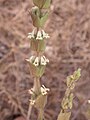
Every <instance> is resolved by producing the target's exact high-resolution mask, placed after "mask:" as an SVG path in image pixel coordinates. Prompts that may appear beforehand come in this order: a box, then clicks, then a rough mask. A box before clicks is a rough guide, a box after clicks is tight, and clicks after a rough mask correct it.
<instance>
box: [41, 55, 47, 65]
mask: <svg viewBox="0 0 90 120" xmlns="http://www.w3.org/2000/svg"><path fill="white" fill-rule="evenodd" d="M46 64H47V63H46V60H45V59H44V58H43V57H41V65H46Z"/></svg>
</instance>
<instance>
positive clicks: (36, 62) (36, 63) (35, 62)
mask: <svg viewBox="0 0 90 120" xmlns="http://www.w3.org/2000/svg"><path fill="white" fill-rule="evenodd" d="M33 64H34V65H35V66H38V65H39V58H38V57H36V59H35V61H34V63H33Z"/></svg>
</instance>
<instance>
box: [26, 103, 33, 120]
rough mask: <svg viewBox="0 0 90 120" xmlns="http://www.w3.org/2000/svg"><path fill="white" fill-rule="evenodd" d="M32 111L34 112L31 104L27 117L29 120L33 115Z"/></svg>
mask: <svg viewBox="0 0 90 120" xmlns="http://www.w3.org/2000/svg"><path fill="white" fill-rule="evenodd" d="M31 110H32V105H30V104H29V109H28V115H27V120H29V118H30V115H31Z"/></svg>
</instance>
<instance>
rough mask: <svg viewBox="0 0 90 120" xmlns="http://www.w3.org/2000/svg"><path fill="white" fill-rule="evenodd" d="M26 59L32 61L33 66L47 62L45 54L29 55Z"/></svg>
mask: <svg viewBox="0 0 90 120" xmlns="http://www.w3.org/2000/svg"><path fill="white" fill-rule="evenodd" d="M26 60H27V61H28V62H30V63H32V64H33V65H34V66H39V65H43V66H45V65H46V64H47V63H48V62H49V60H48V59H47V58H46V57H45V56H41V57H35V56H31V57H30V58H29V59H26Z"/></svg>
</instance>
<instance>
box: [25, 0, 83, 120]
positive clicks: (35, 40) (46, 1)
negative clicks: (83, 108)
mask: <svg viewBox="0 0 90 120" xmlns="http://www.w3.org/2000/svg"><path fill="white" fill-rule="evenodd" d="M33 3H34V5H35V7H33V8H32V9H31V11H30V14H31V18H32V22H33V26H34V27H35V28H34V29H33V30H32V32H31V33H28V39H29V41H30V49H31V50H32V51H35V54H34V55H33V56H31V57H30V58H29V59H26V60H27V62H28V63H29V67H30V74H31V75H32V76H33V78H34V85H33V88H31V89H30V90H29V93H30V94H31V99H30V105H29V109H28V115H27V120H29V119H30V115H31V110H32V107H35V108H36V109H37V110H38V118H37V120H44V107H45V105H46V103H47V94H48V92H49V91H50V90H49V88H46V87H45V86H44V85H41V83H40V78H41V77H42V75H43V73H44V71H45V67H46V65H47V64H48V63H49V60H48V59H47V58H46V56H44V54H43V53H44V51H45V48H46V44H45V40H46V39H48V38H49V35H48V34H47V33H46V32H45V31H44V30H43V27H44V24H45V22H46V20H47V18H48V15H49V11H48V9H49V7H50V3H51V0H33ZM80 71H81V70H80V69H78V70H77V71H75V72H74V74H73V75H71V76H69V77H67V89H66V92H65V96H64V98H63V100H62V103H61V106H62V109H61V112H60V114H59V115H58V118H57V120H69V119H70V115H71V109H72V101H73V98H74V97H73V96H74V95H73V89H74V87H75V83H76V81H77V80H78V79H79V77H80Z"/></svg>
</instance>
